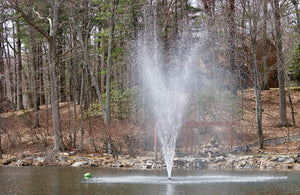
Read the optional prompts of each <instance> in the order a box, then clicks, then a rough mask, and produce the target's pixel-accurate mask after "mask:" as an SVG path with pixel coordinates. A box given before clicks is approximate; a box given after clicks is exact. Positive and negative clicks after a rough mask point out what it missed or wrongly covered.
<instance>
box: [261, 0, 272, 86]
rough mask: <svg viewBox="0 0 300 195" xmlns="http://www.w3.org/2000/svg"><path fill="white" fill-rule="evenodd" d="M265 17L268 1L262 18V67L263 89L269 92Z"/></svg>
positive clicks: (266, 15)
mask: <svg viewBox="0 0 300 195" xmlns="http://www.w3.org/2000/svg"><path fill="white" fill-rule="evenodd" d="M267 17H268V1H264V18H263V67H264V79H263V81H264V83H263V86H264V87H263V89H264V90H269V89H270V87H269V82H268V80H269V76H268V64H267V59H268V46H267Z"/></svg>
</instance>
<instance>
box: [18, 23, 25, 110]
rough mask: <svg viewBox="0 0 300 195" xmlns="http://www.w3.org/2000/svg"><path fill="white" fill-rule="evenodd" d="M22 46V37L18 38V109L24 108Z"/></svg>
mask: <svg viewBox="0 0 300 195" xmlns="http://www.w3.org/2000/svg"><path fill="white" fill-rule="evenodd" d="M20 31H21V30H20V24H19V23H17V34H19V33H21V32H20ZM21 53H22V46H21V39H20V38H19V36H18V38H17V110H22V109H24V106H23V90H22V69H23V66H22V55H21Z"/></svg>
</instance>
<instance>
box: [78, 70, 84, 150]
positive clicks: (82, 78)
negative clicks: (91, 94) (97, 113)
mask: <svg viewBox="0 0 300 195" xmlns="http://www.w3.org/2000/svg"><path fill="white" fill-rule="evenodd" d="M84 72H85V69H83V71H82V76H81V87H80V143H79V151H82V146H83V130H84V127H83V105H82V104H83V93H84V77H85V76H84Z"/></svg>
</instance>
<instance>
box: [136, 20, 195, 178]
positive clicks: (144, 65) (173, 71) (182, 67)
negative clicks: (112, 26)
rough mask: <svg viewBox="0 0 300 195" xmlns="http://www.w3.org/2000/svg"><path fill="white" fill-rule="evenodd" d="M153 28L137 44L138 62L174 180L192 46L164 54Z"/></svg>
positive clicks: (169, 176)
mask: <svg viewBox="0 0 300 195" xmlns="http://www.w3.org/2000/svg"><path fill="white" fill-rule="evenodd" d="M153 26H154V28H153V29H152V30H147V33H141V37H140V39H139V40H138V43H137V52H136V53H137V63H138V64H139V66H140V77H141V78H142V83H143V90H144V95H145V97H146V99H147V100H148V102H147V103H149V105H150V109H151V111H152V114H153V115H154V119H155V121H156V128H157V132H158V138H159V140H160V142H161V145H162V152H163V156H164V160H165V163H166V166H167V172H168V178H169V179H170V178H171V172H172V166H173V158H174V155H175V146H176V139H177V134H178V130H179V129H180V128H181V125H182V117H183V114H184V109H185V106H186V95H185V91H186V86H188V84H189V82H190V81H191V80H192V79H191V74H190V72H191V71H190V69H191V67H192V66H191V64H192V61H194V60H195V58H196V55H193V51H194V50H193V47H186V45H185V47H184V50H183V49H182V48H183V43H184V44H186V43H187V41H183V40H181V41H177V47H176V48H175V49H173V50H172V51H171V52H170V53H169V54H168V55H169V56H168V60H166V59H165V56H163V55H162V53H163V52H162V49H161V48H160V45H161V43H160V41H159V40H158V38H157V33H156V28H155V26H156V20H155V17H154V25H153Z"/></svg>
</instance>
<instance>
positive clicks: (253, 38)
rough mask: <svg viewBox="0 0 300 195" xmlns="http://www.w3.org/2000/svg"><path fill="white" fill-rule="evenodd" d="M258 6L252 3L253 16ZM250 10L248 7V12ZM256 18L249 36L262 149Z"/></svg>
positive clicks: (251, 20) (251, 22) (252, 19)
mask: <svg viewBox="0 0 300 195" xmlns="http://www.w3.org/2000/svg"><path fill="white" fill-rule="evenodd" d="M258 6H259V5H257V4H256V3H255V2H253V5H252V7H253V14H257V15H258ZM250 9H251V8H250V7H249V10H250ZM257 23H258V22H257V16H256V15H254V16H253V18H250V28H251V29H250V36H251V43H252V45H251V46H252V54H253V68H254V91H255V113H256V123H257V131H258V142H259V148H260V149H263V148H264V138H263V131H262V104H261V87H260V80H259V78H260V76H259V75H260V74H259V68H258V64H257V43H256V34H257Z"/></svg>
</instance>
